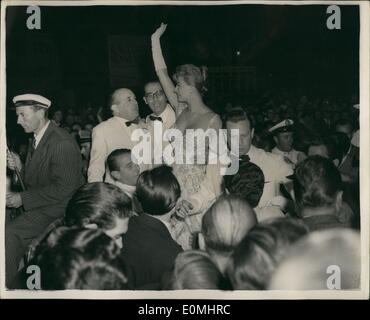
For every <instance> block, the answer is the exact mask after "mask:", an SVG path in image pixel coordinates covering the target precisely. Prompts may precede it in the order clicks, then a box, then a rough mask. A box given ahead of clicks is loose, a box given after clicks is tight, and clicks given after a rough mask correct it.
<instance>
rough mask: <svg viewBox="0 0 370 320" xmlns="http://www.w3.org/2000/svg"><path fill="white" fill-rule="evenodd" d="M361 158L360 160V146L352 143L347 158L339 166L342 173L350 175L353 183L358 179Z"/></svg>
mask: <svg viewBox="0 0 370 320" xmlns="http://www.w3.org/2000/svg"><path fill="white" fill-rule="evenodd" d="M359 160H360V152H359V148H357V147H355V146H353V145H351V149H350V150H349V152H348V154H347V156H346V158H345V159H344V161H343V162H342V163H341V164H340V165H339V167H338V168H339V171H340V173H343V174H345V175H347V176H349V177H350V179H351V181H350V182H351V183H356V182H357V180H358V173H359Z"/></svg>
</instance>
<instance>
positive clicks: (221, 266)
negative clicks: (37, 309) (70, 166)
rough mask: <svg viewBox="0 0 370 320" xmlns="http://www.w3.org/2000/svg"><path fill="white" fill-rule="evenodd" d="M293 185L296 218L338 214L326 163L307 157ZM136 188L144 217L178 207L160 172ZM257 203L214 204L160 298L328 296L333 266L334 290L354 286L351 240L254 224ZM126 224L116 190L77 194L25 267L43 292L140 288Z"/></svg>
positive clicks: (296, 222)
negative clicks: (129, 258) (38, 274)
mask: <svg viewBox="0 0 370 320" xmlns="http://www.w3.org/2000/svg"><path fill="white" fill-rule="evenodd" d="M252 169H253V170H254V169H255V168H252ZM252 177H253V175H252ZM294 181H295V184H294V185H295V191H296V197H297V198H296V205H297V207H298V208H299V209H298V212H300V213H301V214H302V216H304V215H305V213H304V212H305V209H307V208H308V210H309V211H310V212H312V211H315V210H321V209H322V208H325V209H327V208H331V207H333V208H334V207H337V206H338V199H339V198H340V193H341V191H340V175H339V174H338V172H336V168H335V166H334V165H333V164H332V163H331V162H330V161H329V160H327V159H325V158H323V157H320V156H314V157H309V158H308V159H306V160H304V161H303V162H302V163H301V164H300V165H299V166H298V167H297V169H296V173H295V177H294ZM252 183H253V182H252ZM136 188H137V198H138V200H139V202H140V203H141V205H142V208H143V211H144V214H148V215H150V216H153V217H158V216H160V217H163V216H165V215H171V214H173V212H174V210H175V209H176V205H177V204H178V202H179V201H180V195H181V189H180V186H179V183H178V182H177V180H176V177H175V176H174V175H173V173H172V170H171V168H169V167H166V166H160V167H157V168H155V169H152V170H148V171H144V172H142V173H141V174H140V176H139V178H138V181H137V185H136ZM257 198H258V196H257ZM255 203H256V197H252V201H251V202H250V203H249V201H248V197H241V196H236V195H233V194H226V193H225V194H224V195H222V196H221V197H220V198H219V199H217V201H216V202H215V203H214V204H213V205H212V206H211V207H210V208H209V209H208V210H207V211H206V213H205V214H204V216H203V219H202V227H201V232H200V233H199V234H197V239H196V241H195V245H193V249H190V250H185V251H184V252H181V253H179V254H178V255H177V258H176V259H175V261H174V263H173V267H172V268H171V269H169V270H163V278H162V280H161V283H160V289H162V290H184V289H209V290H268V289H274V290H277V289H290V290H293V289H297V290H300V289H302V290H303V289H305V290H306V289H307V290H309V289H328V287H327V278H328V274H327V273H326V272H327V267H328V266H331V265H340V268H342V273H341V277H342V278H341V284H340V285H341V289H354V288H358V287H359V283H360V282H359V281H360V280H359V275H360V256H361V255H360V248H361V246H360V236H359V233H358V232H357V231H355V230H353V229H351V228H330V227H328V228H324V229H321V230H315V229H314V228H311V226H310V225H308V224H306V223H305V221H304V219H302V217H299V216H298V217H283V218H275V219H268V220H265V221H262V222H258V221H257V218H256V213H255V211H254V210H253V207H252V206H253V205H255ZM133 215H136V213H135V212H134V211H133V210H132V205H131V202H130V199H129V198H128V197H126V196H125V195H124V194H123V193H122V192H120V190H119V188H117V187H116V186H114V185H111V184H108V183H103V182H101V183H89V184H86V185H84V186H83V187H81V188H80V189H79V190H78V191H77V192H76V194H75V195H74V196H73V197H72V199H71V200H70V202H69V205H68V208H67V211H66V216H65V226H63V227H59V228H57V229H56V230H54V231H52V232H51V233H50V234H49V236H48V237H47V238H46V240H43V241H42V242H41V245H39V247H38V249H37V252H36V255H35V257H34V260H32V263H33V264H35V263H36V264H37V265H39V266H40V268H42V270H43V274H45V275H46V276H45V277H44V278H43V280H42V286H43V289H45V290H48V289H57V290H58V289H96V290H104V289H109V290H116V289H121V290H125V289H127V290H134V289H137V288H135V286H134V285H133V281H132V279H131V278H130V277H131V273H130V270H129V268H128V267H127V265H125V261H124V259H123V258H122V257H121V256H120V254H119V252H120V250H124V242H125V240H124V239H125V233H126V232H127V226H128V225H129V224H128V221H129V219H130V218H131V217H132V216H133ZM122 239H123V245H122ZM122 246H123V248H122ZM302 272H303V274H302ZM325 276H326V277H325ZM305 277H307V278H305ZM334 285H335V284H334Z"/></svg>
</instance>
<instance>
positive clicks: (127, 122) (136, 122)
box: [125, 117, 140, 127]
mask: <svg viewBox="0 0 370 320" xmlns="http://www.w3.org/2000/svg"><path fill="white" fill-rule="evenodd" d="M139 121H140V118H139V117H137V118H136V119H134V120H132V121H126V122H125V124H126V126H127V127H129V126H131V125H132V124H133V123H134V124H139Z"/></svg>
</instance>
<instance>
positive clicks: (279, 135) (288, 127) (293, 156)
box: [269, 119, 306, 166]
mask: <svg viewBox="0 0 370 320" xmlns="http://www.w3.org/2000/svg"><path fill="white" fill-rule="evenodd" d="M293 125H294V121H293V120H291V119H286V120H283V121H281V122H279V123H278V124H276V125H275V126H273V127H272V128H270V129H269V132H270V134H272V135H273V138H274V141H275V144H276V146H275V148H273V149H272V150H271V152H272V153H274V154H278V155H281V156H283V157H284V158H285V160H287V161H288V162H290V163H292V164H293V165H294V166H296V165H297V163H298V162H300V161H302V160H304V159H305V158H306V155H305V154H304V153H303V152H300V151H297V150H295V149H293V139H294V138H293Z"/></svg>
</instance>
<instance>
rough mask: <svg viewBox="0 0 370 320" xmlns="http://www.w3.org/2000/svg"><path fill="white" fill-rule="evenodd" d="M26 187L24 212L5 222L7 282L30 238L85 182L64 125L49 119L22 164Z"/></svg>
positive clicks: (78, 155) (75, 147)
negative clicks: (23, 164) (42, 133)
mask: <svg viewBox="0 0 370 320" xmlns="http://www.w3.org/2000/svg"><path fill="white" fill-rule="evenodd" d="M23 173H24V182H25V186H26V191H23V192H21V198H22V203H23V208H24V213H23V214H22V215H20V216H19V217H17V218H16V219H14V220H12V221H11V222H10V223H9V224H7V225H6V230H5V246H6V250H5V251H6V282H7V284H9V283H10V281H11V279H12V278H13V277H14V275H15V274H16V272H17V269H18V265H19V262H20V260H21V259H22V256H23V255H24V254H25V252H26V250H27V246H28V245H29V244H30V242H31V241H32V239H34V238H36V237H37V236H38V235H39V234H40V233H42V232H43V231H44V230H45V229H46V227H47V226H48V225H49V224H50V223H52V222H53V221H55V220H56V219H57V218H60V217H62V216H63V214H64V211H65V208H66V206H67V203H68V201H69V199H70V198H71V196H72V195H73V193H74V192H75V191H76V189H77V188H78V187H80V186H81V185H82V184H83V183H84V178H83V175H82V157H81V153H80V150H79V148H78V145H77V143H76V142H75V141H74V139H73V137H72V136H71V135H70V134H69V133H68V132H67V131H65V130H64V129H61V128H59V127H57V126H55V125H54V124H53V123H52V122H50V123H49V126H48V128H47V129H46V131H45V133H44V135H43V137H42V138H41V140H40V142H39V144H38V146H37V148H36V150H35V151H34V152H33V155H32V157H31V153H30V150H29V152H28V154H27V159H26V163H25V166H24V170H23Z"/></svg>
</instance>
